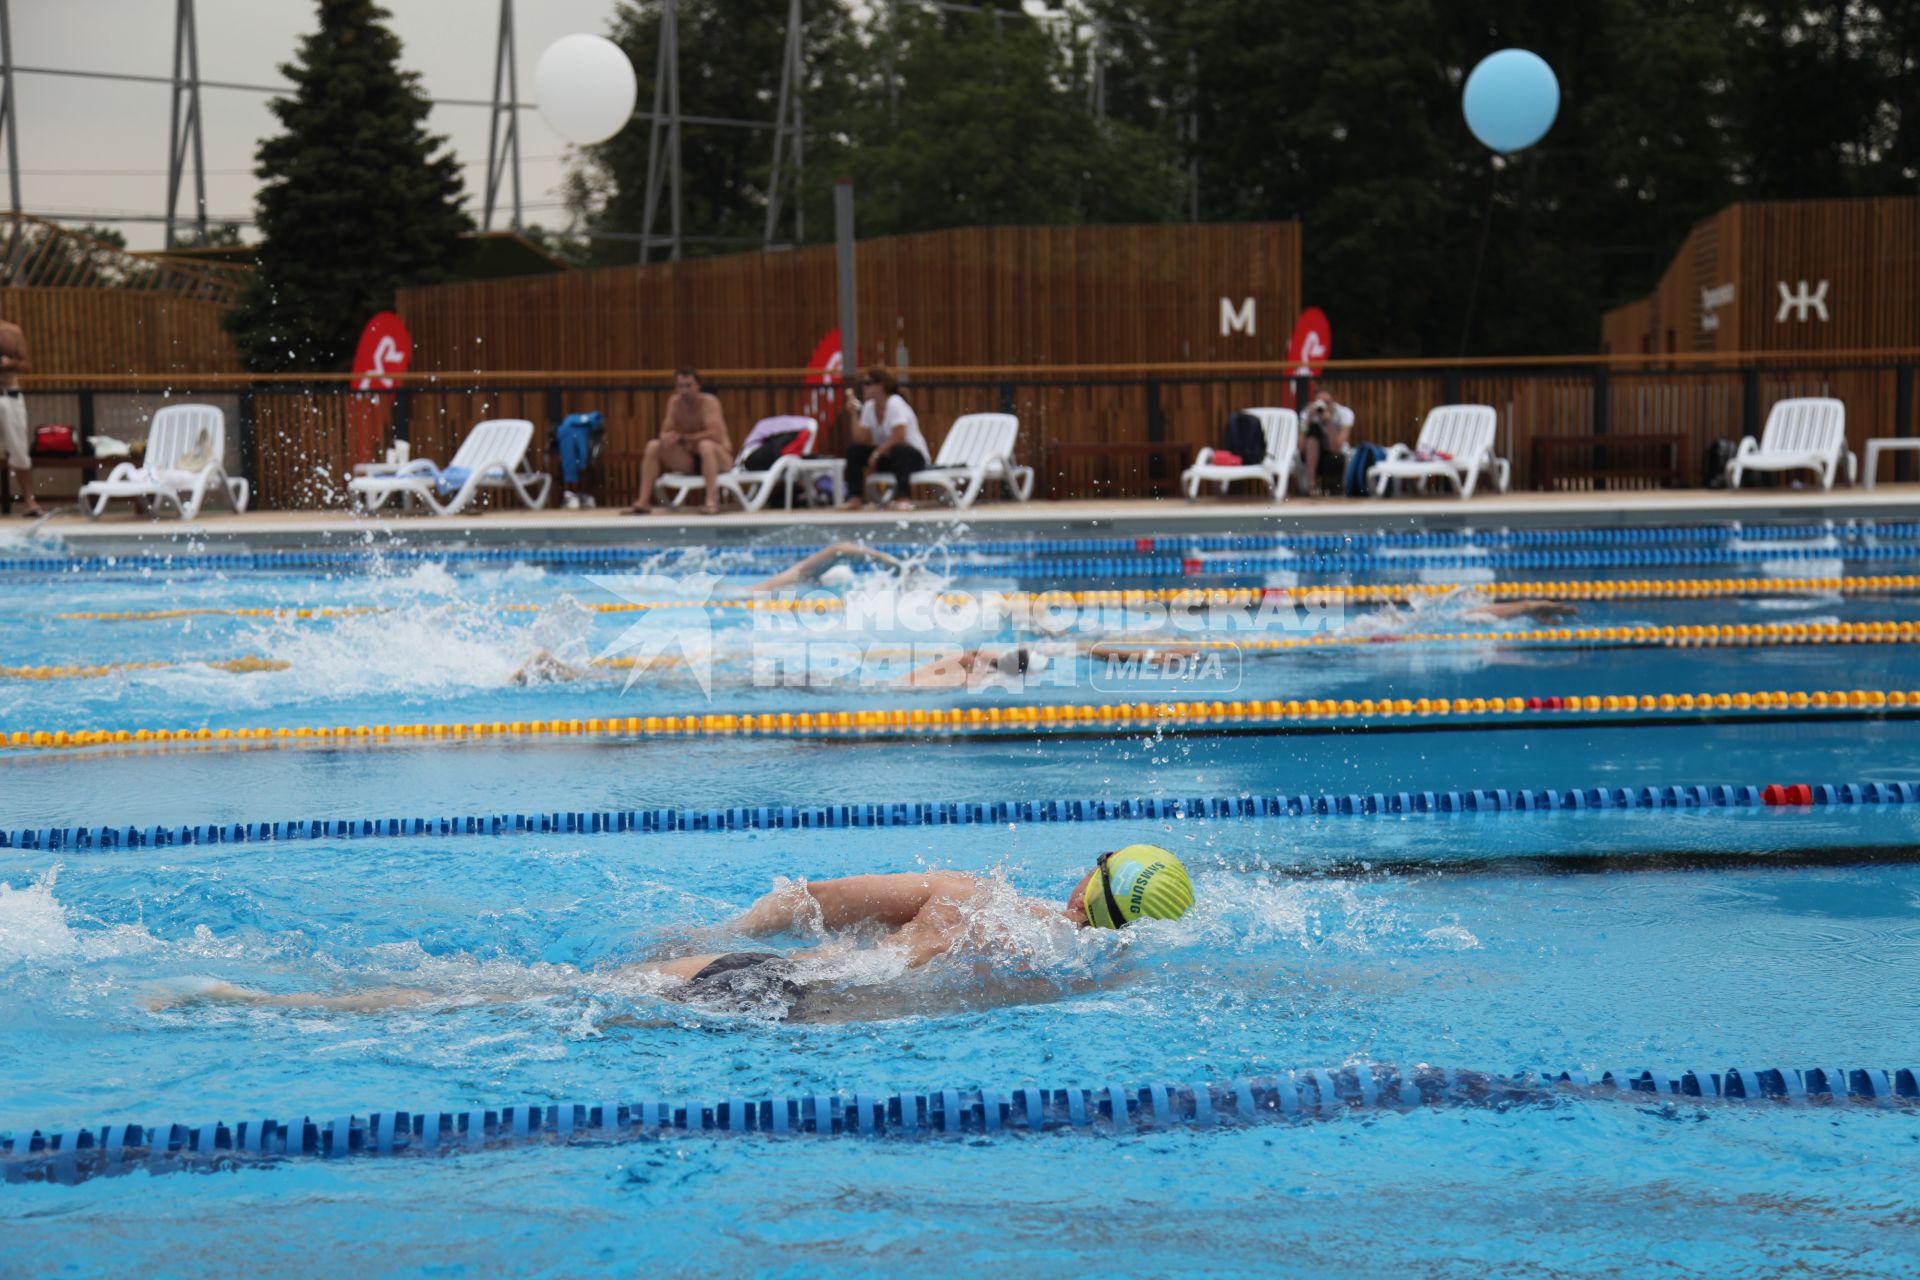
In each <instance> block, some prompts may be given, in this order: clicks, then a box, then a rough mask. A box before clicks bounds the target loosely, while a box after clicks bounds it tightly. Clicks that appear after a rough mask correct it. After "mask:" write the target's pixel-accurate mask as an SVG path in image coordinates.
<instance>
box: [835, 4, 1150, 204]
mask: <svg viewBox="0 0 1920 1280" xmlns="http://www.w3.org/2000/svg"><path fill="white" fill-rule="evenodd" d="M879 39H880V47H881V52H882V53H883V55H884V54H886V53H889V52H890V53H891V55H892V57H891V62H892V68H891V86H890V84H889V74H888V68H887V66H886V65H885V64H886V61H887V59H885V58H884V57H883V58H882V59H869V60H867V62H866V63H865V64H864V65H863V66H862V71H863V72H864V74H862V75H861V77H860V79H859V80H858V82H857V89H858V92H856V93H854V94H852V95H849V96H850V102H851V104H852V105H851V109H850V110H849V111H848V112H847V113H846V114H845V115H844V116H843V117H842V120H841V122H840V123H841V125H842V129H843V131H844V133H845V135H846V136H847V137H849V138H852V139H857V140H859V145H856V146H852V147H849V148H848V149H847V155H846V162H845V165H844V169H845V171H846V172H848V173H850V174H851V176H852V177H853V179H854V182H855V186H856V188H857V189H858V190H859V191H860V193H861V194H860V211H859V220H860V227H861V230H862V232H863V233H865V234H887V233H891V232H904V231H922V230H927V229H929V228H935V227H952V226H980V225H992V224H1017V223H1049V222H1160V221H1166V220H1168V219H1171V218H1175V217H1178V216H1179V215H1180V211H1181V202H1182V196H1183V194H1184V190H1185V178H1184V175H1183V174H1182V172H1181V170H1180V167H1179V163H1178V153H1177V150H1176V148H1175V147H1174V145H1173V142H1172V140H1171V138H1170V137H1168V136H1166V135H1165V134H1164V132H1162V131H1160V130H1159V129H1157V128H1155V127H1153V126H1152V125H1146V126H1140V125H1135V124H1133V123H1130V122H1127V121H1122V120H1108V121H1102V120H1099V119H1097V118H1096V117H1095V115H1094V112H1093V111H1092V109H1091V108H1090V106H1089V103H1088V91H1087V82H1086V66H1085V53H1086V50H1085V47H1084V45H1081V44H1077V43H1070V42H1068V41H1064V40H1062V39H1061V38H1060V35H1059V33H1058V31H1057V30H1056V29H1055V28H1054V27H1053V26H1052V25H1050V24H1047V23H1043V22H1039V21H1035V20H1034V19H1032V18H1028V17H1020V16H1005V15H1000V14H985V13H983V14H967V13H954V12H947V11H940V10H934V11H927V10H921V9H915V8H911V7H907V8H903V9H902V10H901V12H900V22H899V26H898V28H897V29H895V30H883V31H882V32H881V33H880V36H879ZM961 68H964V69H965V71H964V74H963V73H961V71H960V69H961ZM827 226H829V227H830V226H831V224H827Z"/></svg>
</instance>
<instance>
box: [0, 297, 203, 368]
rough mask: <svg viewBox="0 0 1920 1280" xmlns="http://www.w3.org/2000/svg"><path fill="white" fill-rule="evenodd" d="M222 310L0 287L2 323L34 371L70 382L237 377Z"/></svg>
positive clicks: (183, 302)
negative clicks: (17, 331) (18, 334)
mask: <svg viewBox="0 0 1920 1280" xmlns="http://www.w3.org/2000/svg"><path fill="white" fill-rule="evenodd" d="M222 310H224V304H222V303H218V302H212V301H208V300H206V299H204V298H190V297H178V296H173V295H169V294H164V293H153V292H148V291H145V290H138V289H94V288H84V287H74V288H0V320H10V321H12V322H13V323H14V324H17V325H19V326H20V328H21V329H22V330H23V331H24V332H25V333H26V335H27V350H28V353H29V355H30V356H31V358H32V360H33V367H34V370H35V371H36V372H38V373H43V374H60V375H65V376H68V377H77V376H80V375H82V374H86V375H95V374H108V375H117V374H180V375H195V376H198V375H202V374H207V373H238V372H239V371H240V368H241V366H240V361H239V358H238V357H237V356H236V355H235V354H234V349H233V342H232V340H231V339H230V338H228V336H227V332H226V330H224V329H222V328H221V327H220V313H221V312H222Z"/></svg>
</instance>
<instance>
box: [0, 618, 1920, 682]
mask: <svg viewBox="0 0 1920 1280" xmlns="http://www.w3.org/2000/svg"><path fill="white" fill-rule="evenodd" d="M1916 642H1920V622H1911V621H1902V622H1766V623H1751V624H1724V625H1722V624H1716V625H1697V626H1666V627H1652V626H1634V627H1542V628H1536V629H1533V630H1528V631H1421V632H1408V633H1405V634H1400V635H1392V634H1387V635H1362V636H1354V635H1335V634H1328V633H1320V634H1316V635H1310V636H1288V637H1283V638H1261V637H1248V638H1246V639H1242V640H1207V639H1191V640H1189V639H1181V638H1179V637H1177V636H1174V637H1165V638H1163V637H1159V636H1154V637H1145V638H1141V639H1137V640H1136V639H1115V640H1101V641H1095V642H1094V650H1095V655H1096V656H1099V649H1100V647H1101V646H1106V647H1108V648H1110V649H1118V650H1122V651H1133V650H1139V651H1142V652H1144V651H1147V650H1150V649H1172V650H1183V649H1193V650H1231V649H1237V650H1242V651H1248V652H1270V651H1274V650H1284V649H1324V648H1331V647H1335V646H1354V647H1358V646H1377V645H1384V644H1462V643H1464V644H1518V645H1530V646H1537V647H1542V648H1553V647H1556V646H1569V645H1577V644H1603V645H1618V646H1621V647H1627V648H1646V649H1698V648H1728V647H1730V648H1756V649H1757V648H1779V647H1784V646H1791V645H1815V644H1913V643H1916ZM914 652H915V651H914V650H913V649H910V648H904V647H903V648H898V649H885V650H876V651H874V652H873V653H872V654H871V655H870V656H872V657H878V658H889V657H912V656H914ZM291 665H292V664H291V663H288V662H284V661H281V660H278V659H273V658H259V657H253V656H247V657H241V658H228V659H223V660H220V661H211V660H210V661H206V662H198V663H194V662H109V663H101V664H91V665H90V664H71V665H65V666H45V667H6V666H0V679H3V680H92V679H98V678H100V677H103V676H110V675H113V674H115V673H117V672H122V671H163V670H167V669H170V668H176V667H185V666H203V667H211V668H213V669H215V670H218V671H229V672H233V673H234V674H236V675H246V674H251V673H254V672H260V671H285V670H287V669H288V668H289V667H290V666H291ZM587 665H588V666H590V667H594V668H598V669H601V670H607V671H631V670H633V669H634V668H635V667H639V668H641V669H643V670H649V671H654V670H664V669H666V668H669V667H677V666H684V665H685V660H684V659H681V658H676V657H672V656H670V655H662V656H658V657H650V658H594V659H592V660H591V661H589V662H588V664H587Z"/></svg>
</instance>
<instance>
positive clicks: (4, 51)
mask: <svg viewBox="0 0 1920 1280" xmlns="http://www.w3.org/2000/svg"><path fill="white" fill-rule="evenodd" d="M13 90H14V83H13V20H12V16H11V15H10V14H9V13H8V11H7V0H0V127H4V129H5V130H6V135H7V199H8V201H9V204H8V206H7V207H8V209H9V210H10V211H11V212H12V214H13V238H14V239H18V238H19V235H20V142H19V137H18V135H17V134H16V133H15V130H14V121H15V119H16V118H18V116H19V114H20V102H19V99H17V98H16V97H15V96H14V92H13ZM7 256H8V258H9V259H11V258H12V256H13V254H12V246H11V245H9V247H8V254H7Z"/></svg>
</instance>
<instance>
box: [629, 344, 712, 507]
mask: <svg viewBox="0 0 1920 1280" xmlns="http://www.w3.org/2000/svg"><path fill="white" fill-rule="evenodd" d="M732 465H733V441H732V439H731V438H730V437H729V436H728V435H727V420H726V418H725V417H724V416H723V415H722V414H721V412H720V400H719V397H717V396H714V395H712V394H710V393H708V392H706V391H704V390H702V389H701V387H700V375H699V374H698V373H696V372H694V371H693V370H692V369H675V370H674V371H673V395H672V396H671V397H669V398H668V400H667V416H666V417H665V418H663V419H661V421H660V434H659V435H658V436H656V437H655V438H654V439H652V440H649V441H648V442H647V451H646V453H645V454H643V455H642V456H641V459H640V494H639V496H638V497H636V498H635V499H634V500H633V505H632V506H630V507H628V508H627V514H628V515H630V516H649V515H652V514H653V486H654V483H655V482H656V481H658V480H659V479H660V477H661V475H662V474H664V473H667V472H672V473H674V474H677V475H686V474H690V473H692V472H695V471H698V472H699V473H700V475H701V478H703V479H704V480H705V481H706V482H707V489H706V493H707V501H706V504H705V505H704V506H702V507H701V508H700V509H701V510H702V511H704V512H706V514H708V515H710V516H711V515H717V514H718V513H719V511H720V486H719V484H718V483H717V482H718V481H719V479H720V473H721V472H722V471H725V470H726V469H727V468H729V467H731V466H732Z"/></svg>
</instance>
